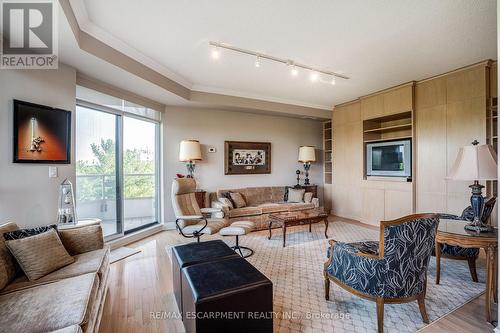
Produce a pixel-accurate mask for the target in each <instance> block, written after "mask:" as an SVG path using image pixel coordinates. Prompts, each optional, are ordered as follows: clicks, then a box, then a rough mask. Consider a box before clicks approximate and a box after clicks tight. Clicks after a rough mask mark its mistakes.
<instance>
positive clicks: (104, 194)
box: [76, 106, 123, 237]
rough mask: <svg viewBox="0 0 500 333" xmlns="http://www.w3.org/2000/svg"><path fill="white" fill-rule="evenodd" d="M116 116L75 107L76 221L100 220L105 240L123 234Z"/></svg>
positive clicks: (118, 122)
mask: <svg viewBox="0 0 500 333" xmlns="http://www.w3.org/2000/svg"><path fill="white" fill-rule="evenodd" d="M120 122H121V117H120V116H117V115H115V114H111V113H107V112H102V111H98V110H94V109H91V108H87V107H83V106H77V107H76V201H77V216H78V218H98V219H100V220H102V227H103V232H104V236H105V237H110V236H113V235H119V234H121V233H122V229H123V228H122V226H121V220H122V219H121V201H120V200H119V198H120V184H119V182H118V179H119V176H120V168H119V165H120V163H119V155H120V154H119V152H120V147H119V144H118V143H119V141H120V140H119V128H120Z"/></svg>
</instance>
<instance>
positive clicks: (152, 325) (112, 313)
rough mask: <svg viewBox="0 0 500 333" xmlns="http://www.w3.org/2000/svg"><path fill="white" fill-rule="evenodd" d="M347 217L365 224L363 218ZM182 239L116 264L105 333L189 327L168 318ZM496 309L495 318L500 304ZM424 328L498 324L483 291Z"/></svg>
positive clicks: (152, 241)
mask: <svg viewBox="0 0 500 333" xmlns="http://www.w3.org/2000/svg"><path fill="white" fill-rule="evenodd" d="M345 222H349V223H355V224H359V225H360V226H363V227H365V225H363V224H361V223H359V222H355V221H349V220H345ZM369 228H371V227H369ZM377 229H378V228H377ZM182 242H184V239H183V238H181V237H180V236H179V235H177V234H176V233H175V232H174V231H163V232H160V233H158V234H156V235H153V236H151V237H148V238H146V239H144V240H141V241H139V242H136V243H134V244H131V245H129V246H130V247H134V248H139V249H141V251H142V252H141V253H139V254H136V255H133V256H131V257H128V258H126V259H124V260H121V261H118V262H116V263H114V264H111V272H110V283H109V291H108V296H107V298H106V303H105V306H104V311H103V316H102V320H101V326H100V330H99V332H100V333H115V332H116V333H137V332H151V333H156V332H168V333H177V332H184V327H183V325H182V321H181V320H180V319H176V318H168V317H166V316H168V315H169V314H170V313H174V314H176V313H177V311H178V309H177V304H176V303H175V299H174V296H173V291H172V279H171V274H172V273H171V263H170V258H169V257H168V255H167V254H166V251H165V247H167V246H172V245H175V244H180V243H182ZM493 308H494V309H495V313H494V317H495V318H496V316H497V314H496V305H495V306H494V307H493ZM419 332H425V333H431V332H432V333H433V332H457V333H462V332H463V333H475V332H478V333H479V332H483V333H484V332H493V326H492V325H491V324H489V323H487V322H486V321H485V320H484V296H480V297H478V298H476V299H474V300H472V301H471V302H469V303H468V304H466V305H464V306H463V307H461V308H459V309H457V310H455V311H454V312H452V313H450V314H448V315H447V316H445V317H443V318H441V319H440V320H437V321H435V322H433V323H431V325H429V326H427V327H425V328H423V329H422V330H420V331H419Z"/></svg>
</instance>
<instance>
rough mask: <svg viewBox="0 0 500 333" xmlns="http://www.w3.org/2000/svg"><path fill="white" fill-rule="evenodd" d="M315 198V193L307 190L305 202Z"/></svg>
mask: <svg viewBox="0 0 500 333" xmlns="http://www.w3.org/2000/svg"><path fill="white" fill-rule="evenodd" d="M312 199H313V193H312V192H306V193H304V202H305V203H311V202H312Z"/></svg>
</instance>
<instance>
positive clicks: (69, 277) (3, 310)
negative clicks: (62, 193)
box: [0, 223, 109, 333]
mask: <svg viewBox="0 0 500 333" xmlns="http://www.w3.org/2000/svg"><path fill="white" fill-rule="evenodd" d="M17 229H18V227H17V225H16V224H14V223H7V224H3V225H0V281H2V280H3V281H8V284H7V286H5V287H4V288H3V289H1V290H0V331H1V332H9V333H15V332H54V333H55V332H57V333H77V332H97V331H98V328H99V322H100V318H101V314H102V309H103V306H104V300H105V298H106V291H107V280H108V272H109V248H108V247H107V246H105V245H104V241H103V238H102V230H101V226H100V225H99V224H97V223H96V224H87V225H85V226H75V227H74V228H71V229H65V230H59V231H58V233H59V237H60V238H61V241H62V243H63V245H64V247H65V248H66V250H67V251H68V253H69V254H70V255H71V256H73V258H75V262H74V263H72V264H70V265H68V266H65V267H62V268H61V269H59V270H57V271H55V272H52V273H50V274H48V275H45V276H43V277H41V278H39V279H37V280H35V281H29V280H28V278H27V277H26V276H25V275H24V273H23V272H22V271H21V270H20V268H19V267H18V264H17V263H16V261H15V259H14V257H13V256H12V255H11V254H10V252H9V250H8V249H7V248H6V246H5V242H4V238H3V233H5V232H8V231H13V230H17ZM5 279H6V280H5Z"/></svg>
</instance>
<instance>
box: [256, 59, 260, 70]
mask: <svg viewBox="0 0 500 333" xmlns="http://www.w3.org/2000/svg"><path fill="white" fill-rule="evenodd" d="M255 67H257V68H259V67H260V56H257V59H255Z"/></svg>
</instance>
